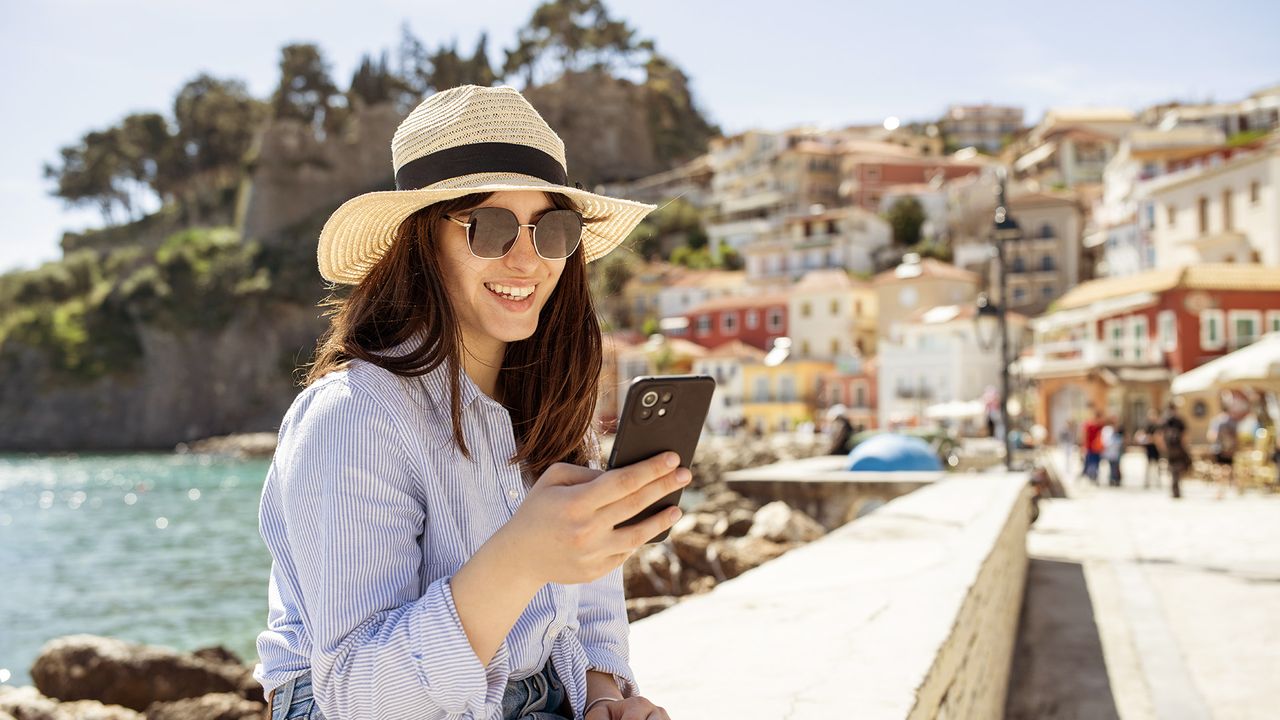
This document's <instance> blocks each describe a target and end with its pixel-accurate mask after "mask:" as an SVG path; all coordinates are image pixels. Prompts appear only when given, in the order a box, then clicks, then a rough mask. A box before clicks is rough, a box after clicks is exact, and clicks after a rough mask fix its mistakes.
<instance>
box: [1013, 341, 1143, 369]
mask: <svg viewBox="0 0 1280 720" xmlns="http://www.w3.org/2000/svg"><path fill="white" fill-rule="evenodd" d="M1140 350H1141V354H1139V353H1138V352H1137V350H1136V349H1135V348H1134V346H1133V345H1132V344H1125V345H1119V346H1113V345H1110V344H1108V343H1103V342H1099V341H1096V340H1061V341H1054V342H1047V343H1037V344H1036V345H1034V346H1033V347H1032V348H1031V354H1030V355H1025V356H1023V357H1022V358H1021V359H1019V360H1018V362H1019V364H1020V368H1021V371H1022V372H1023V373H1025V374H1027V375H1028V376H1032V377H1035V376H1040V377H1043V376H1049V375H1056V374H1069V373H1076V372H1083V371H1086V370H1090V369H1093V368H1097V367H1152V366H1160V367H1163V365H1164V353H1163V352H1162V351H1161V350H1160V347H1159V345H1158V343H1156V342H1155V341H1154V340H1152V341H1151V342H1150V343H1147V344H1145V345H1143V346H1141V348H1140ZM1116 351H1118V352H1119V357H1117V355H1116Z"/></svg>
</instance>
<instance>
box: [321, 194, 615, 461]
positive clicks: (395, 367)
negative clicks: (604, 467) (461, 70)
mask: <svg viewBox="0 0 1280 720" xmlns="http://www.w3.org/2000/svg"><path fill="white" fill-rule="evenodd" d="M490 195H491V193H482V194H474V195H467V196H464V197H460V198H457V199H455V200H448V201H444V202H440V203H436V204H435V205H430V206H427V207H425V208H423V209H421V210H419V211H417V212H415V213H414V214H412V215H410V216H409V217H408V218H406V219H405V221H404V222H403V223H401V224H400V227H399V228H398V229H397V231H396V234H395V238H394V239H393V241H392V243H391V246H390V247H389V248H388V249H387V251H386V253H385V254H384V255H383V256H382V257H381V258H380V259H379V260H378V262H377V264H375V265H374V266H373V267H372V268H371V269H370V270H369V272H368V274H366V275H365V277H364V279H363V280H361V281H360V283H359V284H358V285H356V286H355V287H354V288H353V289H352V290H351V292H350V294H349V295H347V296H346V297H339V296H337V295H330V297H329V298H327V299H326V300H325V301H324V302H323V303H322V305H324V306H326V307H328V308H329V311H328V313H327V314H329V315H330V319H329V328H328V329H327V330H326V331H325V334H324V335H323V336H322V337H321V339H320V343H319V347H318V349H317V352H316V360H315V362H314V363H312V365H311V366H310V369H309V370H308V372H307V375H306V379H305V380H304V382H303V384H304V385H310V384H311V383H313V382H315V381H316V380H318V379H319V378H320V377H322V376H324V375H325V374H327V373H330V372H332V371H334V370H340V369H342V368H344V367H346V366H347V364H348V363H350V362H351V361H352V360H355V359H360V360H363V361H365V362H368V363H372V364H374V365H377V366H379V367H381V368H383V369H385V370H388V371H389V372H392V373H395V374H396V375H400V376H402V377H416V376H421V375H425V374H427V373H429V372H431V371H432V370H434V369H435V368H436V367H437V366H439V365H440V363H448V366H447V367H449V368H451V369H452V371H451V372H449V373H448V378H449V380H448V382H449V391H450V400H449V403H450V405H449V406H450V417H451V418H452V422H453V439H454V442H456V443H457V445H458V449H459V450H460V451H461V452H462V454H463V456H464V457H466V458H468V459H470V458H471V453H470V450H469V449H468V448H467V443H466V440H465V438H464V437H463V433H462V404H461V399H460V398H461V395H460V378H459V373H460V372H462V371H461V368H462V363H461V357H462V333H461V331H460V329H459V326H458V317H457V313H456V312H455V310H454V308H453V306H452V305H451V304H450V302H449V295H448V293H447V292H445V282H446V280H445V278H444V275H443V273H442V272H441V269H440V260H439V256H438V250H437V246H436V242H437V237H436V233H435V228H437V227H439V223H440V221H441V219H442V218H443V216H444V215H445V214H446V213H449V214H456V213H460V212H462V211H464V210H467V209H470V208H473V207H475V206H477V205H479V204H480V203H482V202H484V201H485V200H486V199H488V198H489V197H490ZM547 197H548V199H549V200H550V201H551V202H552V203H553V204H554V205H555V207H557V208H562V209H570V210H577V209H578V208H577V207H576V206H575V204H574V203H573V201H572V200H571V199H569V198H568V197H566V196H564V195H561V194H559V193H547ZM591 222H599V220H592V219H585V220H584V223H586V225H585V227H584V228H583V232H584V233H586V232H590V223H591ZM419 333H421V335H419ZM415 335H418V336H420V337H424V338H428V339H429V340H426V341H424V342H423V343H422V344H420V345H419V346H418V347H417V348H414V349H413V350H411V351H410V352H409V353H407V354H405V355H395V356H389V355H384V354H382V352H383V351H385V350H387V349H389V348H392V347H395V346H396V345H399V344H401V343H403V342H405V341H406V340H409V339H411V338H412V337H414V336H415ZM601 354H602V350H601V340H600V323H599V321H598V320H597V319H596V311H595V307H594V305H593V303H592V301H591V292H590V289H589V287H588V284H587V268H586V262H585V261H584V260H583V254H582V250H581V248H579V250H578V251H577V252H575V253H574V254H573V255H572V256H570V257H569V258H568V259H567V260H566V261H565V265H564V271H563V272H562V273H561V275H560V280H559V282H558V283H557V284H556V287H555V290H554V291H553V292H552V294H551V298H550V299H549V300H548V301H547V303H546V305H544V306H543V308H542V310H541V312H540V314H539V316H538V328H537V330H535V331H534V333H533V335H531V336H529V337H528V338H526V339H524V340H519V341H516V342H513V343H508V344H507V349H506V354H505V357H504V358H503V362H502V368H501V370H500V371H499V372H498V394H499V396H500V397H501V398H502V402H503V405H505V406H506V407H507V409H508V411H510V413H511V419H512V423H513V425H514V429H515V438H516V454H515V456H514V457H512V458H510V462H512V463H515V462H520V463H523V464H524V465H525V467H526V468H527V469H528V471H529V472H530V473H531V475H532V477H534V478H536V477H538V476H540V475H541V474H542V473H543V472H544V471H545V470H546V469H547V468H548V467H550V466H551V465H552V464H553V463H557V462H569V463H573V464H575V465H586V464H587V463H588V461H592V460H596V461H598V460H599V454H598V450H597V447H598V446H597V440H596V436H595V432H594V429H593V428H592V425H591V421H592V417H593V415H594V411H595V401H596V391H597V388H598V386H599V383H600V366H601Z"/></svg>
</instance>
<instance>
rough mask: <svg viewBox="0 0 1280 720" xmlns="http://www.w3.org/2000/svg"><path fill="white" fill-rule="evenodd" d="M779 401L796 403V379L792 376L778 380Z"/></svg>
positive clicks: (784, 376) (785, 376)
mask: <svg viewBox="0 0 1280 720" xmlns="http://www.w3.org/2000/svg"><path fill="white" fill-rule="evenodd" d="M778 385H779V387H778V395H779V396H780V397H779V398H778V399H779V400H781V401H782V402H795V401H796V379H795V378H793V377H791V376H790V375H783V376H782V377H781V378H778Z"/></svg>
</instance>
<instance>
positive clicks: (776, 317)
mask: <svg viewBox="0 0 1280 720" xmlns="http://www.w3.org/2000/svg"><path fill="white" fill-rule="evenodd" d="M765 322H766V323H767V325H766V327H767V329H768V330H769V332H782V310H781V309H779V308H770V309H769V314H768V315H767V317H766V320H765Z"/></svg>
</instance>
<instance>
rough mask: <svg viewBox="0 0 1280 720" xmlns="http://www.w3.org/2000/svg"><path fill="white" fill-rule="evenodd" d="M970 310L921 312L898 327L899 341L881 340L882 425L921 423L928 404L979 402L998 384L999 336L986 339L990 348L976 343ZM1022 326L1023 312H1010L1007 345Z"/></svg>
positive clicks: (1016, 339)
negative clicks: (988, 389) (989, 388)
mask: <svg viewBox="0 0 1280 720" xmlns="http://www.w3.org/2000/svg"><path fill="white" fill-rule="evenodd" d="M975 312H976V311H975V309H974V308H973V307H972V306H969V305H963V306H961V305H943V306H939V307H934V308H930V309H927V310H924V311H922V312H920V313H918V314H917V315H916V316H915V317H914V318H913V319H912V321H911V322H907V323H903V324H901V325H900V326H899V328H900V331H901V338H902V341H901V342H900V343H881V344H880V351H879V356H878V359H877V363H878V368H879V380H878V383H877V388H878V390H877V398H878V402H879V408H878V417H879V421H880V425H881V427H884V426H886V425H888V424H890V423H894V424H908V425H918V424H925V409H926V408H928V407H929V406H931V405H937V404H940V403H945V402H956V401H958V402H969V401H973V400H979V399H981V398H982V395H983V392H984V391H985V390H986V389H987V388H988V387H999V385H1000V351H999V344H998V343H999V336H998V335H996V336H994V337H993V338H991V344H992V346H993V347H992V348H991V349H984V348H983V347H982V346H981V345H980V343H979V337H978V327H977V325H976V323H975V322H974V315H975ZM1025 326H1026V319H1025V318H1024V317H1023V316H1021V315H1018V314H1016V313H1011V314H1010V315H1009V332H1010V346H1011V347H1014V348H1016V347H1018V346H1019V344H1020V342H1021V335H1022V331H1023V328H1025ZM984 339H985V338H984Z"/></svg>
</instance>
